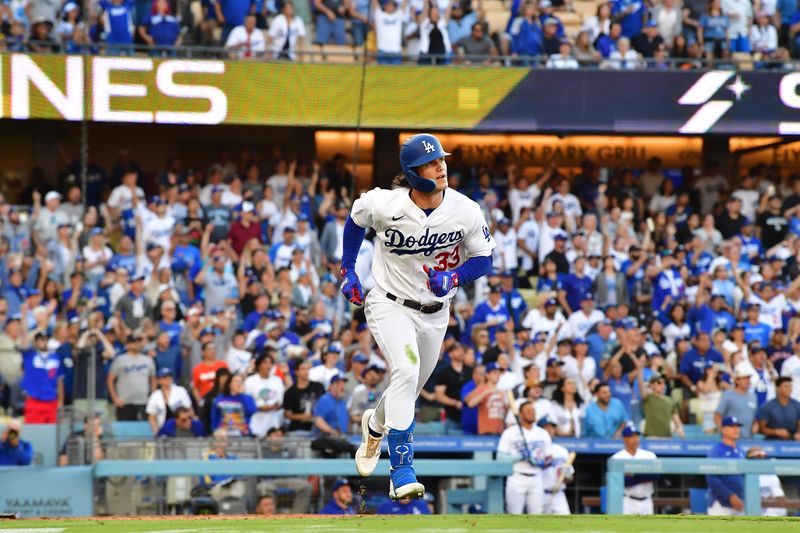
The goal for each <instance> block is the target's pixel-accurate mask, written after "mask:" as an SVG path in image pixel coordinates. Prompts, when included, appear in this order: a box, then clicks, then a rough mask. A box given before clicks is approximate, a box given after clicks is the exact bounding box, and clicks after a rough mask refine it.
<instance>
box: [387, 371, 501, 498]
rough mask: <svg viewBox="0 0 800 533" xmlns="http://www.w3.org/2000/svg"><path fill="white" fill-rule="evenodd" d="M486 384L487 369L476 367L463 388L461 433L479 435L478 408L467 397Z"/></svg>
mask: <svg viewBox="0 0 800 533" xmlns="http://www.w3.org/2000/svg"><path fill="white" fill-rule="evenodd" d="M484 383H486V367H484V366H483V365H475V367H474V368H473V369H472V379H471V380H469V381H467V382H466V383H465V384H464V386H463V387H461V397H460V400H461V405H462V407H461V431H463V432H464V434H465V435H477V434H478V406H477V405H476V406H475V407H470V406H469V405H467V396H469V394H470V393H471V392H472V391H474V390H475V389H476V388H478V387H480V386H481V385H483V384H484ZM387 514H393V513H387Z"/></svg>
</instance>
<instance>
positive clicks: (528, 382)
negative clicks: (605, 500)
mask: <svg viewBox="0 0 800 533" xmlns="http://www.w3.org/2000/svg"><path fill="white" fill-rule="evenodd" d="M141 174H142V171H141V169H140V168H139V166H138V165H137V164H136V163H135V162H133V161H132V160H130V158H128V159H126V160H125V161H121V162H120V163H119V164H117V165H116V166H115V167H114V168H113V169H112V170H111V172H110V173H106V172H105V171H104V170H103V169H102V168H101V167H100V166H98V165H96V164H93V165H92V166H91V167H90V179H89V180H88V183H87V187H86V196H85V198H86V201H85V202H84V201H83V197H82V190H81V186H80V184H79V183H77V181H76V178H75V174H74V173H72V172H70V170H69V169H68V170H66V171H65V172H64V174H63V175H62V179H60V181H59V184H58V186H54V188H53V189H51V190H45V191H42V192H43V193H44V194H42V192H39V191H38V190H37V189H36V188H33V189H32V190H31V193H30V194H31V198H32V202H33V207H32V208H28V207H24V206H22V205H10V204H9V203H7V202H5V201H4V200H3V201H2V202H0V222H1V224H2V225H1V226H0V293H1V296H2V298H0V321H2V324H3V331H2V333H0V379H1V380H2V388H0V391H2V394H0V406H2V408H4V409H5V412H6V414H8V415H11V416H23V417H24V420H25V422H26V423H33V424H35V423H53V422H55V421H56V419H57V410H58V408H59V407H60V406H65V405H73V406H74V407H75V409H76V410H77V411H81V412H84V413H85V412H86V409H87V403H86V402H87V400H86V399H87V397H88V395H89V391H90V388H91V387H90V383H89V379H90V376H91V375H92V374H91V372H90V371H91V370H92V369H91V368H90V365H91V364H94V365H95V366H94V376H95V383H94V387H95V390H96V394H97V398H98V401H99V402H100V406H101V408H104V409H107V411H108V417H109V418H114V417H115V418H116V419H117V420H121V421H124V420H147V421H149V423H150V425H151V427H152V430H153V433H154V434H157V435H159V436H166V437H174V436H204V435H212V434H214V435H215V436H219V435H220V433H222V434H224V436H227V437H231V438H237V437H258V438H261V437H265V436H268V435H271V434H273V433H274V432H276V431H278V432H281V434H283V432H287V433H288V434H290V435H306V436H310V437H312V438H315V439H317V440H318V441H319V449H320V450H321V451H327V452H330V453H331V454H337V453H349V452H351V451H352V448H351V445H350V444H349V443H348V442H347V441H346V440H345V439H344V438H343V437H345V436H346V435H348V434H358V433H359V431H360V430H359V428H360V418H361V413H363V411H364V410H365V409H367V408H369V407H372V406H374V405H375V404H376V402H377V399H378V398H379V397H380V394H381V391H382V390H383V388H384V387H385V386H386V380H387V376H386V370H385V367H386V365H385V362H384V360H383V357H382V355H381V353H380V349H379V348H378V347H377V346H376V344H375V343H374V341H373V339H372V337H371V334H370V332H369V330H368V328H367V327H366V323H365V318H364V315H363V310H362V309H361V308H356V307H353V306H351V305H350V304H349V303H348V302H347V301H346V299H345V298H344V297H343V296H342V295H341V294H340V293H339V291H338V283H337V282H338V273H339V269H340V260H341V242H342V238H341V234H342V228H343V225H344V221H345V219H346V218H347V216H348V213H349V201H350V200H349V198H350V197H351V193H350V191H351V190H353V187H354V183H355V180H354V178H353V176H352V175H351V174H350V172H349V171H348V170H347V165H346V161H345V158H344V156H341V155H337V156H336V157H334V158H333V160H331V161H328V162H326V163H325V164H324V165H318V164H317V163H314V162H312V163H307V162H293V161H287V160H285V159H284V158H283V157H282V156H281V153H280V150H277V149H276V151H275V152H274V153H273V154H271V155H270V157H263V158H262V157H260V156H259V155H258V154H256V153H255V152H253V151H245V152H244V153H243V156H242V160H241V161H240V162H234V161H233V160H232V159H231V158H230V157H228V156H227V153H226V152H223V153H221V155H220V157H219V160H218V162H217V163H215V164H214V165H212V166H211V167H210V168H208V169H207V170H206V171H198V170H186V169H185V168H184V166H183V164H182V162H181V160H180V159H179V158H175V157H171V158H169V159H168V160H167V162H166V165H165V167H164V168H163V169H162V170H161V171H160V172H158V173H153V179H152V180H148V183H147V184H144V185H146V186H147V188H148V189H151V190H149V191H148V192H150V193H151V194H150V195H147V194H145V191H144V190H143V189H142V187H141V186H142V185H143V183H140V175H141ZM450 176H451V178H450V184H451V186H452V187H454V188H456V189H459V190H462V191H464V192H466V193H468V194H470V195H471V196H472V197H473V198H475V199H476V200H478V201H479V203H480V205H481V206H482V209H483V210H484V212H485V216H486V219H487V221H488V222H489V224H490V227H491V231H492V232H493V235H494V238H495V240H496V242H497V248H496V249H495V251H494V257H493V261H494V268H495V270H494V271H493V272H492V274H491V276H489V278H488V279H483V280H481V281H480V282H477V283H476V284H474V285H473V286H472V287H467V288H465V289H462V290H461V291H459V293H458V295H457V297H456V298H455V300H454V301H453V304H452V305H451V307H450V308H451V313H452V317H451V321H450V326H449V329H448V334H447V336H446V338H445V342H444V344H443V346H442V354H441V360H440V363H439V365H438V367H437V369H436V371H435V372H434V375H433V377H432V378H431V379H430V380H429V382H428V384H427V385H426V386H425V389H424V390H423V392H422V396H421V397H420V399H419V404H418V422H420V423H425V422H443V426H444V428H446V430H447V431H448V432H451V433H459V432H463V433H465V434H495V435H497V434H500V433H501V432H502V431H503V429H504V428H505V427H506V423H507V422H509V417H511V415H510V414H509V409H508V407H509V399H508V398H509V396H508V391H511V392H512V394H513V396H514V397H515V398H517V401H521V400H522V399H528V400H531V401H533V402H534V405H535V409H536V418H537V419H541V418H543V417H548V419H549V420H552V421H554V422H555V424H556V428H557V429H556V435H557V436H573V437H601V438H611V437H619V435H620V433H621V431H622V429H623V428H624V426H625V424H626V423H628V422H629V421H633V422H634V423H635V424H636V425H637V427H639V428H642V429H643V433H644V435H646V436H652V437H670V436H673V435H676V436H683V435H684V434H685V432H686V428H692V429H697V428H702V431H704V432H706V433H714V432H717V431H718V430H719V426H720V423H721V420H722V419H723V418H725V417H727V416H735V417H737V418H738V419H739V420H741V421H743V423H744V428H743V435H744V436H745V437H749V436H750V435H753V434H756V433H758V434H761V435H763V436H765V437H766V438H768V439H794V440H800V403H799V401H800V316H798V310H800V292H798V289H799V288H800V275H798V274H799V273H800V270H799V269H800V265H799V264H798V257H800V255H799V253H798V252H800V250H799V249H800V239H798V235H799V234H800V176H797V175H793V176H786V175H782V173H781V172H780V169H777V168H772V167H767V166H763V165H759V166H757V167H754V168H752V169H750V171H749V172H748V173H746V174H745V175H743V176H742V178H741V180H740V183H736V184H732V183H731V182H729V180H727V179H726V178H725V177H723V176H722V175H720V173H719V172H718V171H717V168H716V166H715V165H714V164H709V165H708V166H707V167H706V168H704V169H703V170H702V172H701V171H697V172H695V171H694V170H693V169H691V168H685V169H681V171H675V170H669V171H668V170H666V169H662V168H661V164H660V161H659V160H658V159H653V160H652V161H650V162H649V163H648V165H647V167H646V168H645V169H641V170H633V169H629V168H621V169H615V170H610V169H602V172H601V169H598V168H597V167H596V166H595V165H594V164H592V163H591V162H588V161H587V162H585V163H584V165H583V166H582V168H581V169H580V170H579V171H577V172H574V173H570V175H567V174H565V173H562V172H561V171H560V170H559V169H558V168H557V167H556V166H555V165H551V166H548V167H547V168H546V169H544V171H543V172H541V173H540V174H538V175H535V176H534V178H533V179H529V178H527V177H526V176H525V175H523V172H522V169H519V168H517V167H516V166H515V165H514V164H511V163H508V162H507V161H505V158H504V157H503V156H502V155H501V156H498V157H497V159H496V160H495V161H492V162H490V163H486V164H484V163H481V164H477V165H469V164H467V163H465V162H464V161H463V159H462V158H461V151H460V150H458V149H456V150H455V153H454V155H453V156H452V157H451V158H450ZM601 176H602V177H601ZM38 183H39V182H37V184H36V185H35V187H39V186H40V185H39V184H38ZM152 193H156V194H152ZM370 237H371V236H370V235H368V236H367V239H366V240H365V242H364V245H363V246H362V248H361V251H360V254H359V260H358V265H357V269H358V271H359V276H360V278H361V280H362V283H363V284H364V287H365V289H366V290H369V289H371V288H372V286H373V285H374V283H373V282H372V279H371V275H370V260H371V257H372V251H373V248H372V243H371V242H370ZM430 260H431V262H432V263H435V262H436V261H437V260H438V258H437V257H436V256H432V257H431V259H430Z"/></svg>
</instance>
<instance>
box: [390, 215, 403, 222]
mask: <svg viewBox="0 0 800 533" xmlns="http://www.w3.org/2000/svg"><path fill="white" fill-rule="evenodd" d="M404 216H405V215H400V216H399V217H392V221H395V222H396V221H398V220H400V219H401V218H403V217H404Z"/></svg>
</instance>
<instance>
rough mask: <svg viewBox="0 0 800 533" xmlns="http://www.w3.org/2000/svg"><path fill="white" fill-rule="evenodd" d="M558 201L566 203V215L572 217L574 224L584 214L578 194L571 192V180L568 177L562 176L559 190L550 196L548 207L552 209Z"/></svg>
mask: <svg viewBox="0 0 800 533" xmlns="http://www.w3.org/2000/svg"><path fill="white" fill-rule="evenodd" d="M556 202H561V203H562V204H563V205H564V215H565V216H567V217H569V218H571V219H572V220H573V223H574V224H576V223H577V219H579V218H580V217H581V216H582V215H583V209H582V208H581V202H580V200H578V197H577V196H575V195H574V194H572V193H571V192H569V180H567V179H566V178H562V179H561V181H560V182H559V183H558V192H556V193H555V194H554V195H552V196H551V197H550V201H549V203H548V204H547V208H548V209H549V210H551V211H552V210H553V204H555V203H556Z"/></svg>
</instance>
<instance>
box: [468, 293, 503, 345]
mask: <svg viewBox="0 0 800 533" xmlns="http://www.w3.org/2000/svg"><path fill="white" fill-rule="evenodd" d="M509 320H511V313H510V312H509V309H508V307H506V302H504V301H503V289H502V287H500V285H492V286H490V287H489V299H488V300H487V301H485V302H481V303H480V304H479V305H478V306H477V307H476V308H475V313H474V314H473V315H472V327H473V329H474V328H479V327H485V328H486V331H487V332H488V333H489V342H490V343H492V344H494V336H495V333H496V332H497V330H498V329H505V327H506V323H507V322H508V321H509Z"/></svg>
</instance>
